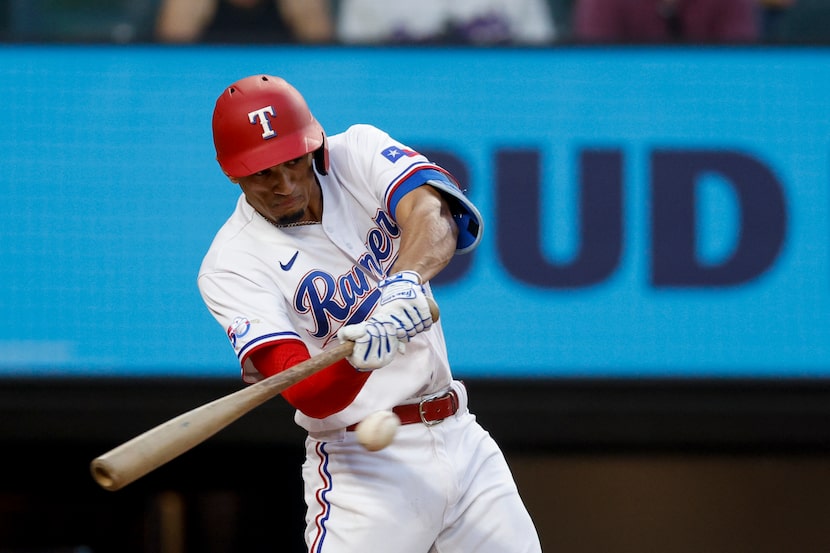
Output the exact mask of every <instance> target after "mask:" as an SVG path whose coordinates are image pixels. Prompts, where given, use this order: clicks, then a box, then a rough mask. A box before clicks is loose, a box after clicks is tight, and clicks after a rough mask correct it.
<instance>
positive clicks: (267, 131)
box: [248, 106, 277, 139]
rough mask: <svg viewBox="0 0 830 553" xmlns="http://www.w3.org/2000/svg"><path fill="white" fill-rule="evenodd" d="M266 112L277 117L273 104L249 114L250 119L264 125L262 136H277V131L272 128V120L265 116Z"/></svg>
mask: <svg viewBox="0 0 830 553" xmlns="http://www.w3.org/2000/svg"><path fill="white" fill-rule="evenodd" d="M266 113H267V114H268V115H270V116H271V117H276V114H275V113H274V108H273V106H265V107H264V108H259V109H258V110H256V111H252V112H251V113H249V114H248V121H249V122H250V123H251V124H254V123H259V124H260V125H262V138H264V139H268V138H273V137H275V136H277V133H276V131H274V129H272V128H271V120H270V119H268V118H267V117H266V116H265V114H266Z"/></svg>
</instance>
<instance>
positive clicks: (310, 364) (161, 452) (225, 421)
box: [90, 298, 438, 491]
mask: <svg viewBox="0 0 830 553" xmlns="http://www.w3.org/2000/svg"><path fill="white" fill-rule="evenodd" d="M427 301H428V302H429V310H430V314H431V315H432V320H433V321H437V320H438V306H437V305H436V304H435V302H434V301H433V300H432V299H430V298H427ZM353 348H354V342H343V343H342V344H338V345H336V346H334V347H332V348H329V349H327V350H325V351H323V352H321V353H319V354H317V355H315V356H314V357H312V358H310V359H307V360H305V361H303V362H302V363H298V364H297V365H294V366H293V367H291V368H290V369H288V370H285V371H283V372H281V373H278V374H275V375H273V376H269V377H268V378H265V379H263V380H260V381H259V382H257V383H256V384H252V385H250V386H248V387H246V388H242V389H241V390H238V391H236V392H234V393H232V394H228V395H226V396H223V397H221V398H219V399H216V400H214V401H212V402H210V403H206V404H204V405H202V406H200V407H197V408H195V409H192V410H190V411H187V412H186V413H183V414H181V415H179V416H178V417H175V418H173V419H170V420H169V421H167V422H164V423H162V424H160V425H158V426H156V427H155V428H152V429H150V430H148V431H147V432H144V433H143V434H139V435H138V436H136V437H135V438H133V439H132V440H130V441H128V442H125V443H123V444H121V445H120V446H118V447H116V448H115V449H112V450H110V451H108V452H107V453H104V454H103V455H101V456H100V457H96V458H95V459H93V460H92V463H91V464H90V470H91V471H92V477H93V478H94V479H95V481H96V482H98V484H99V485H100V486H101V487H102V488H104V489H106V490H110V491H115V490H120V489H121V488H123V487H124V486H126V485H127V484H129V483H131V482H134V481H136V480H138V479H139V478H141V477H142V476H144V475H145V474H147V473H148V472H151V471H153V470H155V469H157V468H158V467H160V466H162V465H163V464H165V463H167V462H168V461H171V460H173V459H175V458H176V457H178V456H179V455H181V454H182V453H185V452H186V451H188V450H190V449H191V448H193V447H195V446H196V445H198V444H200V443H202V442H204V441H205V440H207V439H208V438H210V437H211V436H213V435H214V434H216V433H217V432H219V431H220V430H222V429H223V428H225V427H226V426H228V425H229V424H230V423H232V422H234V421H235V420H237V419H238V418H240V417H241V416H242V415H244V414H245V413H248V412H249V411H251V410H253V409H254V408H255V407H258V406H260V405H262V404H263V403H265V402H266V401H268V400H269V399H271V398H273V397H275V396H277V395H279V393H280V392H282V391H283V390H285V389H286V388H288V387H290V386H293V385H294V384H296V383H297V382H299V381H301V380H303V379H305V378H308V377H309V376H311V375H313V374H315V373H317V372H319V371H321V370H323V369H324V368H326V367H328V366H329V365H331V364H332V363H336V362H337V361H340V360H341V359H344V358H345V357H348V356H349V355H350V354H351V352H352V349H353Z"/></svg>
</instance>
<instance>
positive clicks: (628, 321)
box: [0, 0, 830, 553]
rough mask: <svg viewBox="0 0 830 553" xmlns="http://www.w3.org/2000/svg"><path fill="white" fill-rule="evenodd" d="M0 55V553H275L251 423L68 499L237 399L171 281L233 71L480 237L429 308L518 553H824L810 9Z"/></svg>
mask: <svg viewBox="0 0 830 553" xmlns="http://www.w3.org/2000/svg"><path fill="white" fill-rule="evenodd" d="M0 40H2V44H0V91H2V93H3V97H4V101H3V102H2V103H0V167H2V169H3V170H2V172H0V191H2V197H3V200H4V201H3V202H2V207H0V210H2V218H0V221H2V227H0V229H2V230H0V279H1V280H0V282H2V287H0V307H1V308H0V317H2V323H3V324H2V326H0V328H2V330H0V450H1V451H2V452H3V458H4V464H3V467H4V470H2V471H0V553H24V552H25V553H70V552H74V553H100V552H119V553H129V552H136V553H139V552H140V553H148V552H163V553H185V552H188V553H192V552H196V551H198V552H217V553H218V552H230V551H248V552H258V551H287V552H293V551H297V552H299V551H304V546H303V542H302V531H303V528H304V521H303V517H304V505H303V501H302V481H301V478H300V466H301V463H302V460H303V451H304V449H303V437H304V436H303V433H302V431H301V430H300V429H299V428H297V427H296V426H295V425H294V423H293V420H292V416H293V413H292V411H291V409H290V408H289V407H288V405H287V404H286V403H285V402H284V401H283V400H282V399H281V398H276V399H274V400H273V401H271V402H269V403H268V404H266V405H264V406H262V407H260V408H258V409H257V410H255V411H254V412H252V413H250V414H248V415H246V416H245V417H243V418H242V419H241V420H239V421H237V422H236V423H234V424H233V425H231V426H230V427H228V428H227V429H225V430H223V431H222V432H220V433H219V434H217V435H216V436H215V437H213V438H211V439H210V440H208V441H207V442H205V443H203V444H201V445H199V446H198V447H196V448H195V449H193V450H191V451H190V452H188V453H186V454H184V455H183V456H181V457H179V458H177V459H175V460H174V461H172V462H170V463H168V464H167V465H165V466H163V467H161V468H159V469H158V470H156V471H154V472H152V473H151V474H149V475H147V476H145V477H144V478H142V479H140V480H139V481H137V482H135V483H133V484H130V485H129V486H128V487H126V488H125V489H123V490H121V491H117V492H108V491H104V490H103V489H101V488H99V487H98V486H97V485H96V484H95V483H94V481H93V480H92V478H91V476H90V474H89V468H88V465H89V462H90V461H91V460H92V459H93V458H94V457H96V456H97V455H100V454H102V453H104V452H105V451H107V450H109V449H111V448H113V447H115V446H117V445H119V444H120V443H122V442H124V441H126V440H128V439H130V438H132V437H133V436H135V435H137V434H139V433H141V432H143V431H145V430H147V429H149V428H151V427H153V426H155V425H157V424H160V423H162V422H164V421H165V420H167V419H169V418H171V417H173V416H176V415H178V414H180V413H182V412H184V411H187V410H189V409H192V408H194V407H197V406H199V405H201V404H203V403H206V402H208V401H211V400H213V399H216V398H218V397H221V396H223V395H225V394H228V393H231V392H233V391H235V390H237V389H239V388H240V387H241V386H242V383H241V380H240V379H239V375H238V370H239V369H238V366H237V364H236V359H235V357H234V355H233V352H232V350H231V348H230V347H229V345H228V344H227V342H226V340H227V338H226V337H225V334H224V331H223V329H221V328H219V327H218V326H217V325H216V323H215V322H214V321H213V319H212V318H211V317H210V315H209V314H208V312H207V310H206V309H205V308H204V306H203V304H202V302H201V299H200V298H199V295H198V291H197V289H196V282H195V279H196V274H197V271H198V268H199V264H200V262H201V259H202V256H203V255H204V253H205V252H206V250H207V247H208V246H209V244H210V241H211V239H212V238H213V235H214V233H215V232H216V230H218V228H219V227H220V226H221V224H222V223H223V222H224V220H225V219H226V218H227V216H228V215H229V214H230V212H231V210H232V208H233V205H234V202H235V199H236V196H237V194H238V191H237V189H236V188H234V187H233V186H232V185H230V184H229V183H228V182H227V180H226V179H225V178H224V176H223V175H222V173H221V171H220V170H219V168H218V165H217V164H216V163H215V160H214V152H213V145H212V139H211V135H210V116H211V113H212V109H213V103H214V101H215V99H216V97H217V96H218V95H219V94H220V93H221V91H222V90H223V88H224V87H225V86H227V85H228V84H230V83H231V82H233V81H235V80H237V79H239V78H241V77H244V76H247V75H249V74H254V73H260V72H262V73H270V74H275V75H280V76H283V77H285V78H286V79H287V80H289V81H290V82H292V83H293V84H294V85H295V86H297V88H298V89H299V90H300V91H301V92H302V93H303V94H304V95H305V97H306V99H307V100H308V102H309V105H310V106H311V109H312V111H313V112H314V113H315V116H316V117H317V119H318V120H320V122H321V123H322V124H323V126H324V127H325V128H326V130H327V132H328V133H329V134H334V133H337V132H341V131H343V130H345V129H346V128H347V127H348V126H349V125H351V124H354V123H371V124H375V125H377V126H380V127H381V128H383V129H384V130H386V131H388V132H389V133H390V134H392V135H393V136H394V137H396V138H398V139H399V140H401V141H403V142H405V143H406V144H407V145H409V146H411V147H413V148H416V149H418V150H419V151H421V152H422V153H425V154H427V155H428V156H429V157H431V158H432V159H434V160H435V161H437V162H439V163H441V164H442V165H444V166H445V167H446V168H447V169H449V170H450V171H452V172H453V173H454V174H455V175H456V176H457V177H458V178H459V180H460V181H461V182H462V184H463V185H464V186H465V187H466V188H467V193H468V195H469V196H470V197H471V198H472V199H473V201H474V202H475V203H476V204H477V205H478V207H479V208H480V209H481V211H482V214H483V215H484V218H485V220H486V227H485V233H484V239H483V241H482V244H481V246H480V247H479V248H478V249H477V250H476V251H475V252H474V253H472V254H470V255H467V256H462V257H458V258H456V259H455V260H454V261H453V263H452V265H451V266H450V267H449V268H448V270H447V271H446V272H445V273H444V274H442V275H441V277H440V278H439V279H436V281H435V282H434V283H433V284H434V286H433V288H434V292H435V296H436V298H437V300H438V303H439V304H440V306H441V310H442V322H443V325H444V330H445V333H446V335H447V341H448V346H449V353H450V358H451V361H452V363H453V365H454V370H455V373H456V375H457V376H458V377H460V378H463V379H464V381H465V382H466V383H467V386H468V388H469V390H470V397H471V400H470V401H471V409H472V410H473V411H474V412H475V413H476V414H477V416H478V417H479V420H480V421H481V423H482V424H483V426H485V428H487V429H488V430H489V431H490V432H491V433H492V434H493V436H494V437H495V438H496V440H497V441H498V442H499V443H500V444H501V445H502V447H503V449H504V450H505V453H506V455H507V457H508V461H509V462H510V464H511V466H512V468H513V471H514V474H515V477H516V480H517V482H518V484H519V486H520V488H521V492H522V495H523V497H524V499H525V501H526V503H527V505H528V508H529V510H530V512H531V514H532V516H533V517H534V520H535V522H536V524H537V526H538V528H539V533H540V537H541V539H542V543H543V547H544V550H545V551H551V552H552V551H561V552H569V553H571V552H573V553H581V552H586V553H587V552H592V553H593V552H597V551H603V552H609V553H612V552H635V551H636V552H642V551H659V552H661V553H686V552H688V553H692V552H694V553H700V552H702V551H703V552H707V553H710V552H721V551H723V552H726V551H729V552H730V553H741V552H747V553H749V552H752V553H766V552H788V553H789V552H793V551H798V552H799V553H813V552H815V553H819V552H827V551H830V534H829V533H828V532H827V529H828V528H830V510H828V508H827V505H828V499H830V315H828V314H829V313H830V248H828V245H827V244H828V236H830V100H828V98H830V2H825V1H824V0H712V1H707V0H618V1H615V0H538V1H532V0H527V1H525V0H506V1H504V2H499V1H496V0H456V1H454V2H448V1H440V0H419V1H418V2H410V1H403V0H401V1H400V2H391V3H390V2H383V1H380V0H280V1H274V2H271V1H270V0H269V1H260V0H222V1H217V2H214V1H211V0H208V1H203V0H132V1H120V0H110V1H104V0H0ZM251 466H255V467H257V469H256V470H255V471H251V470H250V467H251Z"/></svg>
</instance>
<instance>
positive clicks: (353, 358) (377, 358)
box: [337, 317, 405, 371]
mask: <svg viewBox="0 0 830 553" xmlns="http://www.w3.org/2000/svg"><path fill="white" fill-rule="evenodd" d="M337 338H338V339H339V340H340V342H345V341H347V340H351V341H353V342H354V349H353V350H352V354H351V355H349V356H348V357H347V359H348V360H349V363H351V364H352V366H353V367H355V368H356V369H357V370H359V371H373V370H375V369H379V368H381V367H384V366H386V365H388V364H389V363H391V362H392V360H393V359H394V358H395V355H397V354H398V353H403V352H404V348H405V345H404V344H403V343H402V342H399V341H398V335H397V330H396V327H395V325H394V324H392V323H391V322H389V321H387V322H383V321H380V320H378V319H376V318H375V317H372V318H371V319H369V320H368V321H364V322H362V323H357V324H353V325H346V326H344V327H343V328H341V329H340V330H339V331H338V332H337Z"/></svg>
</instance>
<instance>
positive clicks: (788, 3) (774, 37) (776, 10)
mask: <svg viewBox="0 0 830 553" xmlns="http://www.w3.org/2000/svg"><path fill="white" fill-rule="evenodd" d="M795 1H796V0H758V2H759V4H760V6H761V37H762V38H763V39H764V40H765V41H768V42H779V41H781V40H782V39H783V38H784V36H783V35H784V32H783V30H782V28H781V27H782V20H783V19H784V16H785V15H786V14H787V12H788V11H789V10H790V8H792V7H793V5H794V4H795ZM828 32H830V30H828Z"/></svg>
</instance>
